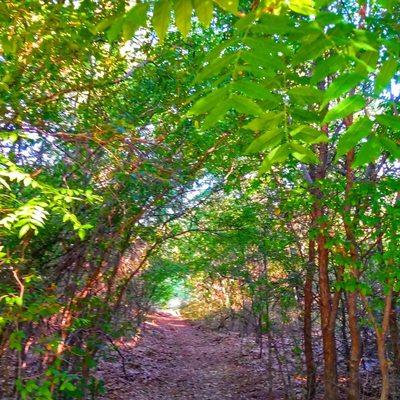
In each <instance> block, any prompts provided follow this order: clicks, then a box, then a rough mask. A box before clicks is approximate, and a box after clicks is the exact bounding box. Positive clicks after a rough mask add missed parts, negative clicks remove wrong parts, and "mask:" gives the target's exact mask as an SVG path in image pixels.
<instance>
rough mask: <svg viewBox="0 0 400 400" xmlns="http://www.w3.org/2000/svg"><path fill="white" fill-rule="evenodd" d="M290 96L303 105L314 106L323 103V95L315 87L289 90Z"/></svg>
mask: <svg viewBox="0 0 400 400" xmlns="http://www.w3.org/2000/svg"><path fill="white" fill-rule="evenodd" d="M288 95H289V96H290V97H293V98H294V99H295V100H297V102H298V103H299V104H301V105H305V104H313V103H318V102H319V101H321V98H322V95H323V93H322V92H321V91H320V90H318V89H317V88H315V87H313V86H297V87H294V88H292V89H290V90H288Z"/></svg>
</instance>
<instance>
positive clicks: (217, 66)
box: [195, 54, 237, 83]
mask: <svg viewBox="0 0 400 400" xmlns="http://www.w3.org/2000/svg"><path fill="white" fill-rule="evenodd" d="M236 57H237V55H236V54H225V55H223V56H222V57H220V58H217V59H216V60H215V61H213V62H211V63H210V64H208V65H206V66H205V67H204V68H203V69H202V70H201V71H200V72H199V73H198V74H197V76H196V79H195V82H197V83H198V82H202V81H203V80H205V79H208V78H210V77H212V76H215V75H217V74H218V73H220V72H221V71H222V70H223V69H224V68H225V67H227V66H228V65H229V64H231V63H232V62H233V61H234V60H236Z"/></svg>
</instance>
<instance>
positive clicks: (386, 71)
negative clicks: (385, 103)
mask: <svg viewBox="0 0 400 400" xmlns="http://www.w3.org/2000/svg"><path fill="white" fill-rule="evenodd" d="M397 67H398V61H397V60H395V59H394V58H390V59H389V60H387V61H385V62H384V63H383V65H382V68H381V70H380V71H379V73H378V75H377V76H376V79H375V94H376V95H379V94H380V93H381V92H382V90H383V89H385V88H386V86H387V85H388V84H389V83H390V80H391V79H392V78H393V75H394V74H395V73H396V71H397Z"/></svg>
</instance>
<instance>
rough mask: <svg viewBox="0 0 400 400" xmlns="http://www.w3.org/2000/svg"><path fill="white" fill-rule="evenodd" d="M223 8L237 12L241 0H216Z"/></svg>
mask: <svg viewBox="0 0 400 400" xmlns="http://www.w3.org/2000/svg"><path fill="white" fill-rule="evenodd" d="M214 2H215V3H217V4H218V5H219V6H220V7H221V8H222V9H223V10H225V11H229V12H231V13H234V14H236V13H237V12H238V7H239V0H214Z"/></svg>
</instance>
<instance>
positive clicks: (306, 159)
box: [290, 142, 318, 164]
mask: <svg viewBox="0 0 400 400" xmlns="http://www.w3.org/2000/svg"><path fill="white" fill-rule="evenodd" d="M290 147H291V148H292V149H293V152H292V156H293V157H294V158H296V159H297V160H299V161H301V162H303V163H307V164H316V163H318V157H317V156H316V155H315V154H314V153H313V152H312V151H311V150H310V149H307V147H304V146H302V145H301V144H298V143H295V142H291V143H290Z"/></svg>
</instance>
